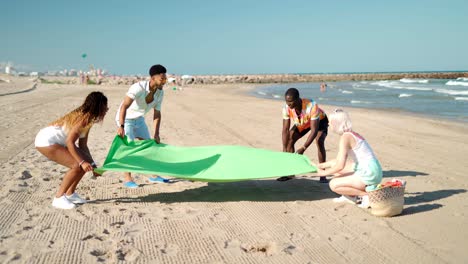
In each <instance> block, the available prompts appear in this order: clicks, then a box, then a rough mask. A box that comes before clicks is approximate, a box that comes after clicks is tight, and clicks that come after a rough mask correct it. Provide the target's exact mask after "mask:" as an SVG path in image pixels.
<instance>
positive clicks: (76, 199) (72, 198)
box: [67, 192, 88, 204]
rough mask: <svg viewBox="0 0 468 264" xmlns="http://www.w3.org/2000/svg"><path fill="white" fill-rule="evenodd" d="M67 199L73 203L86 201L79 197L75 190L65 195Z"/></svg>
mask: <svg viewBox="0 0 468 264" xmlns="http://www.w3.org/2000/svg"><path fill="white" fill-rule="evenodd" d="M67 199H68V200H69V201H70V202H72V203H74V204H85V203H87V202H88V201H86V200H85V199H83V198H81V197H80V196H79V195H78V194H77V193H76V192H75V193H73V194H72V195H70V196H69V195H67Z"/></svg>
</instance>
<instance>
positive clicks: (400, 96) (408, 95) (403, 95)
mask: <svg viewBox="0 0 468 264" xmlns="http://www.w3.org/2000/svg"><path fill="white" fill-rule="evenodd" d="M410 96H413V95H412V94H405V93H402V94H400V95H399V96H398V97H399V98H402V97H410Z"/></svg>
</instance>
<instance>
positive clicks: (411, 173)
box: [383, 170, 429, 177]
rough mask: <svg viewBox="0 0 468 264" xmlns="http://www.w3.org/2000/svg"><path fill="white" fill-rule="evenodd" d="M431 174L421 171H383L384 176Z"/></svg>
mask: <svg viewBox="0 0 468 264" xmlns="http://www.w3.org/2000/svg"><path fill="white" fill-rule="evenodd" d="M427 175H429V174H427V173H425V172H420V171H399V170H387V171H383V177H405V176H413V177H416V176H427Z"/></svg>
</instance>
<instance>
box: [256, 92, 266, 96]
mask: <svg viewBox="0 0 468 264" xmlns="http://www.w3.org/2000/svg"><path fill="white" fill-rule="evenodd" d="M257 93H258V94H260V95H266V93H265V92H261V91H258V92H257Z"/></svg>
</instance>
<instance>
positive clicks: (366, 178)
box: [318, 109, 382, 208]
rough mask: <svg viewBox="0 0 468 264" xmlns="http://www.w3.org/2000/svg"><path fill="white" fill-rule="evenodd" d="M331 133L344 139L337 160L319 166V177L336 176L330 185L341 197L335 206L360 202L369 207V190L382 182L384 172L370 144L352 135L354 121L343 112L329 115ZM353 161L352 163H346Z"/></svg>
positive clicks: (337, 111) (354, 133)
mask: <svg viewBox="0 0 468 264" xmlns="http://www.w3.org/2000/svg"><path fill="white" fill-rule="evenodd" d="M330 129H331V130H332V131H333V132H335V133H337V134H339V135H341V138H340V143H339V149H338V155H337V157H336V159H333V160H331V161H328V162H325V163H320V164H319V165H318V169H319V171H318V175H320V176H328V175H332V176H333V175H334V177H333V179H332V180H331V181H330V188H331V190H332V191H334V192H336V193H338V194H341V195H342V196H341V197H339V198H334V199H333V201H334V202H351V203H357V202H358V200H357V198H358V197H360V198H361V205H360V207H364V208H367V207H368V206H369V197H368V196H367V193H366V189H367V190H373V189H375V187H376V185H378V184H379V183H380V182H381V180H382V168H381V166H380V163H379V161H378V160H377V157H376V156H375V154H374V152H373V151H372V149H371V147H370V145H369V143H368V142H367V141H366V140H365V139H364V138H363V137H362V136H361V135H360V134H358V133H357V132H355V131H353V127H352V123H351V119H350V118H349V115H348V113H347V112H345V111H343V110H342V109H337V110H335V111H334V112H333V113H332V114H331V115H330ZM348 157H351V158H352V160H353V163H348V165H347V163H346V161H347V158H348Z"/></svg>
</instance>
